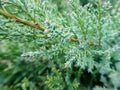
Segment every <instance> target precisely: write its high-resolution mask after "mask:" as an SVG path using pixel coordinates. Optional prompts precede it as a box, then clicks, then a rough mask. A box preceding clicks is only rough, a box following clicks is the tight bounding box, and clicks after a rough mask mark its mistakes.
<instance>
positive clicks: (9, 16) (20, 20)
mask: <svg viewBox="0 0 120 90" xmlns="http://www.w3.org/2000/svg"><path fill="white" fill-rule="evenodd" d="M0 14H1V15H4V16H5V17H7V18H10V19H12V20H14V21H15V22H19V23H23V24H25V25H28V26H31V27H34V28H36V29H39V30H41V31H44V30H45V28H44V27H42V26H40V25H39V24H38V23H32V22H29V21H26V20H24V19H21V18H18V17H16V16H14V15H12V14H10V13H8V12H5V11H3V10H2V9H0Z"/></svg>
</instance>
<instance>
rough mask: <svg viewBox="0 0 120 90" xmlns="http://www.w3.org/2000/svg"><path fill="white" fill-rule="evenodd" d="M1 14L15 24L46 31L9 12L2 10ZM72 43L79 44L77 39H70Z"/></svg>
mask: <svg viewBox="0 0 120 90" xmlns="http://www.w3.org/2000/svg"><path fill="white" fill-rule="evenodd" d="M0 14H1V15H3V16H5V17H7V18H10V19H12V20H13V21H15V22H19V23H22V24H25V25H28V26H30V27H33V28H36V29H39V30H41V31H44V30H45V28H44V27H42V26H40V25H39V24H35V23H32V22H29V21H26V20H24V19H21V18H19V17H16V16H14V15H12V14H10V13H8V12H5V11H3V10H2V9H0ZM70 41H72V42H77V43H78V42H79V41H78V40H77V39H75V38H73V37H72V38H70Z"/></svg>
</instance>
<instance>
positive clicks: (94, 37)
mask: <svg viewBox="0 0 120 90" xmlns="http://www.w3.org/2000/svg"><path fill="white" fill-rule="evenodd" d="M91 1H92V0H91ZM94 3H95V5H96V6H95V7H94V5H93V4H92V3H88V4H87V5H85V6H81V5H80V1H79V0H68V1H67V6H66V9H65V10H64V11H63V12H62V13H61V12H59V10H58V9H59V8H58V6H56V4H53V3H52V2H51V0H5V1H1V7H0V8H1V9H3V10H4V11H7V12H8V13H10V14H12V15H14V16H17V17H19V18H21V19H24V20H27V21H29V22H33V23H36V24H40V25H41V26H44V28H45V30H44V31H41V30H38V29H36V28H32V27H30V26H27V25H24V24H22V23H17V22H16V21H14V20H11V19H10V18H6V17H4V16H3V15H0V40H1V41H0V43H1V45H3V42H5V43H6V45H7V44H8V43H9V41H12V42H14V43H15V45H16V43H17V44H19V45H18V47H19V48H18V50H19V52H20V53H19V56H20V59H23V60H24V61H25V62H26V63H30V66H32V65H31V63H34V64H35V68H36V67H39V65H40V67H42V66H43V68H42V70H41V71H40V72H42V71H43V70H46V69H48V71H47V72H45V75H46V74H48V75H47V78H46V79H45V80H46V82H45V83H43V84H45V85H47V86H46V87H45V88H47V89H48V88H49V89H51V90H63V89H66V88H67V89H68V90H77V89H78V88H79V87H80V83H81V82H79V78H80V75H82V73H83V72H84V71H85V70H87V72H90V73H91V74H94V72H95V70H98V72H99V73H100V75H101V82H102V83H103V86H107V87H109V86H110V85H113V86H114V88H118V87H120V85H119V82H118V81H117V80H119V79H117V78H116V76H119V75H118V73H116V72H117V71H119V70H120V69H119V66H118V65H119V62H120V54H119V53H120V42H119V41H120V30H119V29H120V26H119V24H120V19H119V16H120V13H119V11H120V8H119V4H118V5H115V6H114V7H112V5H111V4H110V2H109V1H101V0H95V2H94ZM71 38H74V39H75V40H77V41H74V40H72V39H71ZM11 46H12V45H11ZM13 46H14V45H13ZM0 47H1V48H3V47H4V46H0ZM4 49H5V48H3V50H2V49H1V52H2V53H3V52H4V51H5V53H7V52H6V51H7V50H4ZM12 50H13V49H12ZM11 52H12V51H11ZM8 53H9V52H8ZM12 59H18V57H17V58H14V57H12ZM36 62H37V63H38V62H39V63H38V64H39V65H36ZM44 62H45V63H44ZM46 62H47V64H48V65H45V64H46ZM42 63H43V65H42ZM111 65H113V66H112V67H111ZM15 67H16V66H15ZM44 67H45V68H44ZM74 68H79V69H78V71H77V69H76V70H74ZM9 69H11V68H9ZM9 69H8V70H9ZM68 69H69V70H68ZM76 73H77V74H78V75H76ZM25 75H27V74H25ZM72 75H74V76H75V78H73V79H72V80H71V77H72ZM104 75H110V77H109V79H110V81H111V83H110V84H109V83H108V82H107V81H106V77H104ZM40 80H41V77H40ZM8 81H9V80H8ZM43 81H44V79H43ZM6 82H7V81H6ZM24 82H27V83H28V82H29V79H27V78H24V79H23V80H22V81H21V83H23V84H21V87H22V88H24V90H26V88H27V87H28V85H26V86H24ZM30 83H32V82H30ZM106 83H108V84H106ZM34 86H35V85H33V87H34ZM18 87H19V85H18ZM90 88H92V86H91V87H90ZM99 88H100V87H96V89H95V90H99ZM104 89H105V90H107V89H106V88H104ZM104 89H103V90H104Z"/></svg>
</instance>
